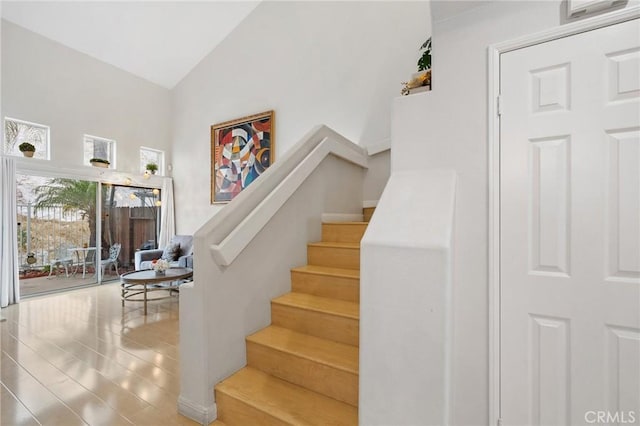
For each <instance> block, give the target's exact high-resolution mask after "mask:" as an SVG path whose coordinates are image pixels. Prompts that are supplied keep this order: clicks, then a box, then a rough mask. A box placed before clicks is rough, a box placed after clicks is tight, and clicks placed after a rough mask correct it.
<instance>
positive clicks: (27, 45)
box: [1, 21, 171, 174]
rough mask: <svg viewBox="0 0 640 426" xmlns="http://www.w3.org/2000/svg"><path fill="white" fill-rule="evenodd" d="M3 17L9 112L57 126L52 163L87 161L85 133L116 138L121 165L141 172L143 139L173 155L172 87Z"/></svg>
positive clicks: (6, 112)
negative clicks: (139, 75) (91, 55)
mask: <svg viewBox="0 0 640 426" xmlns="http://www.w3.org/2000/svg"><path fill="white" fill-rule="evenodd" d="M2 24H3V25H2V98H1V100H2V113H3V114H4V116H8V117H12V118H17V119H22V120H27V121H33V122H36V123H40V124H45V125H48V126H50V128H51V163H52V164H55V165H59V166H65V167H81V166H82V162H83V145H82V136H83V135H84V134H90V135H94V136H101V137H106V138H109V139H114V140H116V143H117V150H116V152H117V156H116V166H117V169H118V170H121V171H125V172H130V173H136V174H137V173H138V172H139V157H140V155H139V148H140V146H141V145H143V146H147V147H153V148H157V149H161V150H165V151H166V155H167V156H168V157H167V160H168V162H170V155H171V151H170V148H169V147H170V141H171V139H170V118H171V117H170V102H169V101H170V96H169V91H168V90H167V89H164V88H162V87H160V86H158V85H156V84H153V83H150V82H148V81H146V80H143V79H141V78H139V77H136V76H134V75H132V74H130V73H127V72H125V71H122V70H120V69H118V68H116V67H113V66H111V65H108V64H106V63H104V62H101V61H98V60H96V59H93V58H91V57H90V56H87V55H85V54H83V53H80V52H78V51H76V50H73V49H70V48H68V47H65V46H63V45H61V44H59V43H56V42H54V41H52V40H49V39H47V38H45V37H42V36H40V35H37V34H35V33H33V32H31V31H28V30H25V29H24V28H22V27H19V26H17V25H15V24H13V23H11V22H8V21H3V22H2ZM4 116H2V117H4Z"/></svg>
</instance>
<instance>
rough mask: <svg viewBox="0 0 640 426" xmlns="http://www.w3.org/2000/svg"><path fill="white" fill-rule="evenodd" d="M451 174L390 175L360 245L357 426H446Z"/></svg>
mask: <svg viewBox="0 0 640 426" xmlns="http://www.w3.org/2000/svg"><path fill="white" fill-rule="evenodd" d="M455 183H456V175H455V172H453V171H452V170H438V171H407V172H395V173H393V174H392V176H391V178H390V180H389V182H388V184H387V186H386V188H385V191H384V193H383V195H382V197H381V199H380V201H379V203H378V206H377V208H376V212H375V215H374V216H373V218H372V220H371V222H370V224H369V227H368V229H367V232H366V233H365V235H364V238H363V239H362V243H361V277H360V402H359V410H360V414H359V419H360V420H359V421H360V424H361V425H368V426H370V425H390V424H393V425H418V424H419V425H447V424H449V422H450V414H449V411H450V391H449V387H450V381H451V341H452V333H451V322H452V303H451V294H452V270H453V269H452V265H453V254H452V253H453V247H452V245H453V218H454V216H453V214H454V202H455Z"/></svg>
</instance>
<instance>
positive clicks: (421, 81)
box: [400, 37, 431, 95]
mask: <svg viewBox="0 0 640 426" xmlns="http://www.w3.org/2000/svg"><path fill="white" fill-rule="evenodd" d="M420 50H424V52H422V56H420V58H419V59H418V72H417V73H414V74H413V75H412V76H411V80H410V81H407V82H402V84H403V85H404V87H403V88H402V91H401V92H400V94H401V95H409V94H411V93H418V92H424V91H426V90H431V37H429V38H428V39H427V41H425V42H424V43H423V44H422V46H420Z"/></svg>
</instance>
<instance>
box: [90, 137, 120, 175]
mask: <svg viewBox="0 0 640 426" xmlns="http://www.w3.org/2000/svg"><path fill="white" fill-rule="evenodd" d="M92 158H101V159H103V160H108V161H109V163H110V164H109V168H111V169H115V168H116V141H114V140H111V139H105V138H100V137H97V136H90V135H84V164H85V165H87V166H90V165H91V163H90V162H89V160H91V159H92Z"/></svg>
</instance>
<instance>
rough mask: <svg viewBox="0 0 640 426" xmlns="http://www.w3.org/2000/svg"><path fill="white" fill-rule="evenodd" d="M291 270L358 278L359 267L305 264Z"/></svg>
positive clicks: (302, 272)
mask: <svg viewBox="0 0 640 426" xmlns="http://www.w3.org/2000/svg"><path fill="white" fill-rule="evenodd" d="M291 272H299V273H301V274H312V275H326V276H331V277H339V278H353V279H360V270H359V269H350V268H333V267H331V266H321V265H305V266H299V267H297V268H292V269H291Z"/></svg>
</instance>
